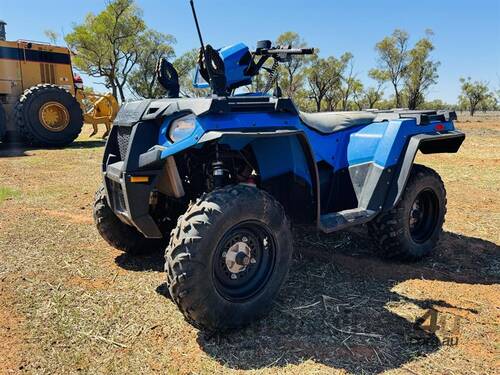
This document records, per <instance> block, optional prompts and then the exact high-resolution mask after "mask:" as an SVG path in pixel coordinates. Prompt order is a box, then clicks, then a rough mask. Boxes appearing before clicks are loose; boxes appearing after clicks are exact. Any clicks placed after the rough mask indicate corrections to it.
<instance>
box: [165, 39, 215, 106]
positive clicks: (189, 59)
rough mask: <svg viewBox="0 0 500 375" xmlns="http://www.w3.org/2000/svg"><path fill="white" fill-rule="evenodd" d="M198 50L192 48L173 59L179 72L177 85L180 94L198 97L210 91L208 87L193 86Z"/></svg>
mask: <svg viewBox="0 0 500 375" xmlns="http://www.w3.org/2000/svg"><path fill="white" fill-rule="evenodd" d="M199 53H200V50H199V49H198V48H194V49H192V50H190V51H188V52H186V53H184V54H183V55H181V56H180V57H179V58H177V59H176V60H175V61H174V63H173V64H174V67H175V69H176V70H177V73H178V74H179V85H180V87H181V92H180V93H181V96H185V97H189V98H198V97H203V96H207V95H208V94H209V93H210V91H209V90H208V89H197V88H195V87H193V77H194V72H195V69H196V66H197V64H198V57H199Z"/></svg>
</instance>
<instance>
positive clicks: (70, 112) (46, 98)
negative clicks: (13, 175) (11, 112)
mask: <svg viewBox="0 0 500 375" xmlns="http://www.w3.org/2000/svg"><path fill="white" fill-rule="evenodd" d="M15 119H16V125H17V128H18V129H19V132H20V134H21V136H22V137H23V139H24V141H25V142H26V143H27V144H29V145H32V146H48V147H62V146H67V145H69V144H70V143H71V142H73V141H74V140H75V139H76V137H78V134H80V131H81V130H82V126H83V112H82V109H81V107H80V104H79V103H78V101H77V100H76V98H75V97H74V96H73V95H71V93H70V92H69V91H67V90H65V89H64V88H62V87H59V86H56V85H51V84H40V85H37V86H34V87H32V88H30V89H27V90H26V91H25V92H24V93H23V95H22V96H21V98H20V99H19V101H18V103H17V105H16V108H15Z"/></svg>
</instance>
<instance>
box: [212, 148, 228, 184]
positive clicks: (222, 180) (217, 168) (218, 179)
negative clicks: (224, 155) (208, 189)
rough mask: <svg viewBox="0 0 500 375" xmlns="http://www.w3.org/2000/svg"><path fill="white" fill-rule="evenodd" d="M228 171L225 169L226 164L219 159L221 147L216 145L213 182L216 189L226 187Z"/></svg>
mask: <svg viewBox="0 0 500 375" xmlns="http://www.w3.org/2000/svg"><path fill="white" fill-rule="evenodd" d="M227 174H228V170H227V169H225V168H224V163H223V162H222V161H221V160H220V159H219V145H218V144H216V145H215V161H214V162H213V163H212V181H213V185H214V189H219V188H221V187H223V186H225V185H226V180H227V178H226V177H227Z"/></svg>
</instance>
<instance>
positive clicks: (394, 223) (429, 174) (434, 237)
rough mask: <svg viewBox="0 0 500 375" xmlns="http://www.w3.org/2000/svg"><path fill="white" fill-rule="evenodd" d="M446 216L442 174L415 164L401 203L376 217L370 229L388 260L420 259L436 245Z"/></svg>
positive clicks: (380, 252) (379, 251) (379, 252)
mask: <svg viewBox="0 0 500 375" xmlns="http://www.w3.org/2000/svg"><path fill="white" fill-rule="evenodd" d="M445 214H446V190H445V188H444V184H443V181H442V180H441V177H440V176H439V174H438V173H437V172H436V171H434V170H433V169H431V168H427V167H425V166H423V165H418V164H415V165H413V167H412V170H411V172H410V177H409V179H408V183H407V184H406V188H405V190H404V192H403V195H402V197H401V200H400V202H399V203H398V204H397V206H396V207H394V208H393V209H391V210H390V211H389V212H386V213H383V214H381V215H379V216H378V217H377V218H375V219H374V220H373V221H372V222H371V223H370V224H369V229H370V233H371V234H372V236H373V238H374V240H375V241H376V244H377V247H378V254H379V255H381V256H382V257H384V258H389V259H399V260H418V259H421V258H422V257H424V256H426V255H428V254H429V253H430V252H431V251H432V250H433V249H434V248H435V246H436V244H437V242H438V240H439V236H440V234H441V232H442V228H443V223H444V220H445Z"/></svg>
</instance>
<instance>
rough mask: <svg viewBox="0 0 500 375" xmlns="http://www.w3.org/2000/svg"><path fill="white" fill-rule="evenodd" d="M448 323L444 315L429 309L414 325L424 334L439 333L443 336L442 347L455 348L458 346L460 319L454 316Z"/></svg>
mask: <svg viewBox="0 0 500 375" xmlns="http://www.w3.org/2000/svg"><path fill="white" fill-rule="evenodd" d="M450 321H451V319H450V320H449V319H448V317H447V316H446V315H444V314H439V313H438V311H436V310H434V309H429V310H427V311H426V312H425V314H424V315H423V316H421V317H420V318H418V319H417V320H416V322H415V323H416V324H417V325H418V326H419V327H420V328H422V329H423V330H424V331H426V332H429V333H436V332H440V333H441V334H442V335H443V339H442V344H443V345H447V346H456V345H458V337H459V336H460V324H461V321H462V317H460V316H455V317H454V318H453V320H452V321H451V323H450ZM449 323H450V324H449ZM448 324H449V325H448Z"/></svg>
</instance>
